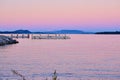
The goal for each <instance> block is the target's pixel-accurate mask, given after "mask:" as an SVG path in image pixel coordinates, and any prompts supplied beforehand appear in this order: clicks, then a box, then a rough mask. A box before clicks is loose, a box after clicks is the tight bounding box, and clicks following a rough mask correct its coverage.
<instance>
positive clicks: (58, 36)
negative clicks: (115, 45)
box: [9, 34, 70, 39]
mask: <svg viewBox="0 0 120 80" xmlns="http://www.w3.org/2000/svg"><path fill="white" fill-rule="evenodd" d="M9 37H10V38H17V39H18V38H22V39H24V38H27V39H70V37H69V36H67V35H66V34H10V35H9Z"/></svg>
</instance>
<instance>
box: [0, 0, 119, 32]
mask: <svg viewBox="0 0 120 80" xmlns="http://www.w3.org/2000/svg"><path fill="white" fill-rule="evenodd" d="M18 29H27V30H30V31H53V30H62V29H67V30H83V31H90V32H97V31H120V0H0V31H12V30H18Z"/></svg>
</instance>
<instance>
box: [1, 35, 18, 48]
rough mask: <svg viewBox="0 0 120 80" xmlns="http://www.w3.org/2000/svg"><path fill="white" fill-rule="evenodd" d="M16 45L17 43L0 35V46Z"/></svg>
mask: <svg viewBox="0 0 120 80" xmlns="http://www.w3.org/2000/svg"><path fill="white" fill-rule="evenodd" d="M16 43H18V41H16V40H14V39H12V38H10V37H7V36H3V35H0V46H3V45H7V44H16Z"/></svg>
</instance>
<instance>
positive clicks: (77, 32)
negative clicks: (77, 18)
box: [54, 30, 86, 34]
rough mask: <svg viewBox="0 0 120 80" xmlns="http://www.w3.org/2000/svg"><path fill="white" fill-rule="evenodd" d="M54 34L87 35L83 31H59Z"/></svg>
mask: <svg viewBox="0 0 120 80" xmlns="http://www.w3.org/2000/svg"><path fill="white" fill-rule="evenodd" d="M54 33H59V34H86V32H84V31H81V30H59V31H54Z"/></svg>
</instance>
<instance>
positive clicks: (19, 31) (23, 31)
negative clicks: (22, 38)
mask: <svg viewBox="0 0 120 80" xmlns="http://www.w3.org/2000/svg"><path fill="white" fill-rule="evenodd" d="M13 33H32V32H30V31H29V30H16V31H13Z"/></svg>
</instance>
